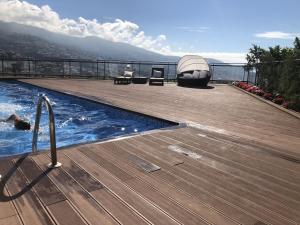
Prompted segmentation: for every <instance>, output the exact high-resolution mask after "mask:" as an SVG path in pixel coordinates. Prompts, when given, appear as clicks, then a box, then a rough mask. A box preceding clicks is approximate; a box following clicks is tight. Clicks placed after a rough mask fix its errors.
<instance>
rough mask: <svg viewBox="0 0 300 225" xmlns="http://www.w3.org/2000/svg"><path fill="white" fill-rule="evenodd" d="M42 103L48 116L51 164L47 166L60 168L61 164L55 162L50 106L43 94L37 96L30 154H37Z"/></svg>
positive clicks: (52, 116) (53, 126) (53, 123)
mask: <svg viewBox="0 0 300 225" xmlns="http://www.w3.org/2000/svg"><path fill="white" fill-rule="evenodd" d="M43 102H45V105H46V108H47V111H48V114H49V132H50V149H51V163H50V164H49V165H48V166H49V167H51V168H56V167H60V166H61V163H60V162H57V153H56V151H57V150H56V139H55V120H54V113H53V109H52V106H51V104H50V100H49V99H48V98H47V96H46V95H44V94H43V95H40V96H39V100H38V103H37V108H36V116H35V125H34V130H33V138H32V152H37V140H38V133H39V126H40V119H41V113H42V106H43Z"/></svg>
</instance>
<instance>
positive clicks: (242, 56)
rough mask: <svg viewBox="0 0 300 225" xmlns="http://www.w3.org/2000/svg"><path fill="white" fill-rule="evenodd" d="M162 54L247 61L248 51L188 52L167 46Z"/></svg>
mask: <svg viewBox="0 0 300 225" xmlns="http://www.w3.org/2000/svg"><path fill="white" fill-rule="evenodd" d="M161 53H162V54H165V55H173V56H180V57H182V56H184V55H200V56H202V57H204V58H211V59H217V60H220V61H222V62H225V63H246V62H247V61H246V53H243V52H186V51H172V50H171V49H170V47H169V46H166V47H165V48H164V49H163V50H162V51H161Z"/></svg>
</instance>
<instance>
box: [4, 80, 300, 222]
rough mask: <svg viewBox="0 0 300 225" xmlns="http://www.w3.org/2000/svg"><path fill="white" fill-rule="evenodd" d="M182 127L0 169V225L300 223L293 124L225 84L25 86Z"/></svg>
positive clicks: (298, 136) (11, 162)
mask: <svg viewBox="0 0 300 225" xmlns="http://www.w3.org/2000/svg"><path fill="white" fill-rule="evenodd" d="M26 82H30V83H32V84H36V85H39V86H43V87H47V88H51V89H55V90H60V91H65V92H69V93H73V94H75V95H80V96H85V97H88V98H91V99H94V100H98V101H101V102H106V103H110V104H113V105H117V106H120V107H122V108H126V109H130V110H133V111H137V112H141V113H145V114H149V115H153V116H157V117H160V118H165V119H168V120H173V121H177V122H183V123H187V124H188V127H184V128H178V129H173V130H164V131H158V132H152V133H148V134H144V135H138V136H134V137H129V138H126V139H121V140H113V141H109V142H103V143H96V144H89V145H81V146H77V147H72V148H69V149H66V150H61V151H59V153H58V159H59V161H60V162H61V163H62V164H63V166H62V167H61V168H59V169H55V170H47V168H46V165H47V164H48V163H49V161H50V158H49V156H48V154H47V152H45V153H41V154H39V155H30V156H27V157H25V158H12V159H5V160H4V159H3V160H1V161H0V174H2V176H3V179H2V181H1V196H0V224H1V225H2V224H3V225H9V224H28V225H32V224H62V225H68V224H70V225H71V224H128V225H133V224H163V225H165V224H195V225H201V224H218V225H227V224H245V225H264V224H274V225H291V224H300V120H299V119H297V118H296V117H293V116H291V115H289V114H287V113H285V112H282V111H280V110H278V109H277V108H274V107H272V106H270V105H268V104H266V103H264V102H261V101H259V100H257V99H255V98H253V97H252V96H249V95H247V94H245V93H243V92H241V91H239V90H236V89H234V88H233V87H230V86H227V85H215V86H212V88H210V89H191V88H182V87H177V86H175V85H174V84H166V85H165V86H164V87H161V86H148V85H138V84H132V85H113V82H112V81H84V80H50V79H49V80H26Z"/></svg>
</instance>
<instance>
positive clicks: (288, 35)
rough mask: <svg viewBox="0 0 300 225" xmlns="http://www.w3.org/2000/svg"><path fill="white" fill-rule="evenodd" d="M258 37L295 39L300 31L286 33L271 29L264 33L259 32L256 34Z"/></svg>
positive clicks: (299, 34)
mask: <svg viewBox="0 0 300 225" xmlns="http://www.w3.org/2000/svg"><path fill="white" fill-rule="evenodd" d="M254 36H255V37H258V38H267V39H294V38H295V37H298V36H300V33H285V32H281V31H270V32H264V33H258V34H255V35H254Z"/></svg>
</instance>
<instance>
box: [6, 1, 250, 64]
mask: <svg viewBox="0 0 300 225" xmlns="http://www.w3.org/2000/svg"><path fill="white" fill-rule="evenodd" d="M0 20H2V21H6V22H16V23H20V24H26V25H31V26H35V27H39V28H43V29H46V30H49V31H52V32H57V33H62V34H66V35H71V36H77V37H87V36H97V37H101V38H104V39H106V40H111V41H115V42H123V43H128V44H131V45H134V46H137V47H141V48H144V49H147V50H150V51H154V52H157V53H161V54H165V55H174V56H183V55H186V54H198V55H201V56H204V57H208V58H215V59H219V60H222V61H224V62H231V63H234V62H245V54H243V53H221V52H202V53H201V52H199V53H195V52H194V53H189V52H184V50H180V51H179V52H178V51H174V50H172V49H171V47H170V46H169V45H167V44H166V40H167V37H166V36H165V35H163V34H162V35H158V36H157V37H151V36H149V35H146V34H145V32H144V31H142V30H140V27H139V26H138V25H137V24H135V23H133V22H130V21H126V20H121V19H115V20H114V21H113V22H107V23H100V22H99V21H97V20H96V19H92V20H89V19H85V18H83V17H79V18H78V19H76V20H74V19H69V18H61V17H60V16H59V14H58V13H57V12H55V11H54V10H52V9H51V8H50V6H48V5H44V6H41V7H39V6H37V5H34V4H31V3H28V2H26V1H21V0H0ZM177 29H181V30H185V31H189V32H205V31H207V30H208V29H210V28H209V27H187V26H186V27H177Z"/></svg>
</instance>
